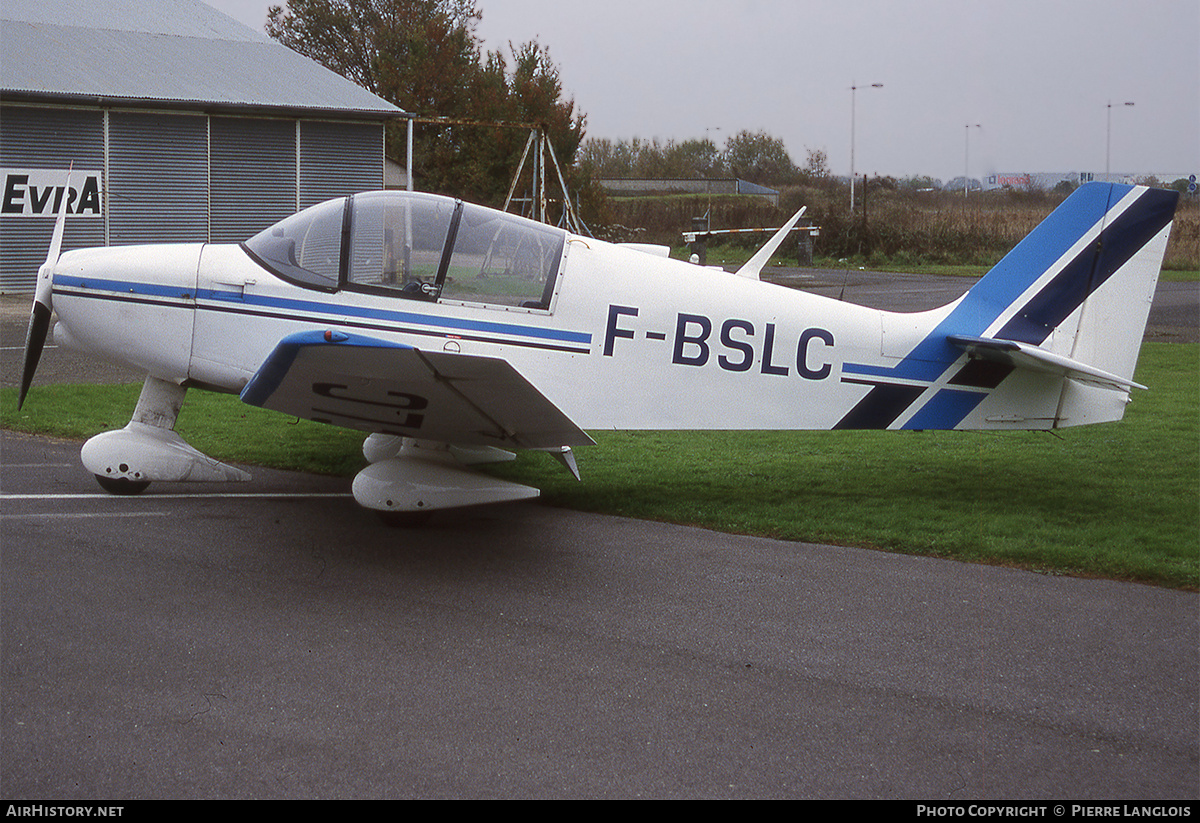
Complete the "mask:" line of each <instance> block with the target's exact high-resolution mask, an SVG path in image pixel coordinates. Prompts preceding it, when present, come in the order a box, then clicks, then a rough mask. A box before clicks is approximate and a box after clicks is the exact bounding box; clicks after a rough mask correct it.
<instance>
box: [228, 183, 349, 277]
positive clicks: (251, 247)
mask: <svg viewBox="0 0 1200 823" xmlns="http://www.w3.org/2000/svg"><path fill="white" fill-rule="evenodd" d="M345 210H346V198H345V197H339V198H338V199H337V200H328V201H326V202H324V203H318V204H317V205H315V206H310V207H309V208H307V209H305V210H304V211H301V212H297V213H296V214H293V215H292V216H291V217H287V218H284V219H283V220H280V221H279V222H278V223H276V224H275V225H273V226H271V227H270V228H267V229H264V230H263V231H260V232H259V233H258V234H256V235H254V236H253V237H251V238H250V239H249V240H247V241H246V242H245V243H243V244H242V246H243V247H244V248H245V249H247V250H248V251H250V253H251V254H252V255H253V256H254V257H255V259H257V260H258V262H259V263H260V264H261V265H263V266H266V267H267V268H268V269H270V270H271V271H273V272H275V273H276V274H278V275H280V276H281V277H283V278H284V279H285V280H290V281H292V282H293V283H297V284H298V285H301V286H310V287H314V288H318V289H322V290H325V291H334V290H336V289H337V286H338V278H339V272H340V270H341V249H342V223H343V221H344V213H345Z"/></svg>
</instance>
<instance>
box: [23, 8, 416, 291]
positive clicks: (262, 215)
mask: <svg viewBox="0 0 1200 823" xmlns="http://www.w3.org/2000/svg"><path fill="white" fill-rule="evenodd" d="M0 43H2V44H3V45H2V56H0V169H2V170H3V175H4V179H3V188H0V292H3V293H12V292H31V291H32V290H33V284H34V279H35V278H36V274H37V268H38V266H39V265H40V264H41V262H42V261H43V260H44V259H45V256H46V249H47V247H48V246H49V243H50V236H51V234H52V233H53V227H54V217H55V216H56V214H57V211H58V208H57V207H58V203H59V202H60V200H59V198H61V196H62V192H63V185H64V182H65V179H66V173H67V169H68V168H69V167H73V172H72V176H71V189H72V190H73V191H72V193H71V194H70V199H69V201H68V215H69V216H68V218H67V227H66V236H65V238H64V242H63V248H64V249H68V248H77V247H82V246H104V245H111V246H116V245H127V244H132V243H164V242H205V241H210V242H236V241H241V240H245V239H246V238H248V237H250V236H251V235H253V234H254V233H256V232H258V231H260V230H261V229H263V228H265V227H266V226H268V225H270V224H271V223H273V222H275V221H276V220H279V219H281V218H283V217H286V216H287V215H289V214H291V213H293V212H295V211H297V210H298V209H301V208H305V207H307V206H310V205H312V204H313V203H318V202H320V201H322V200H327V199H329V198H331V197H336V196H340V195H343V194H348V193H350V192H353V191H363V190H368V189H379V188H383V187H384V174H385V158H384V142H383V140H384V138H383V131H384V124H385V123H386V122H387V121H388V120H390V119H393V118H399V117H405V116H406V115H405V113H404V112H403V111H402V110H401V109H399V108H397V107H396V106H394V105H392V104H391V103H389V102H387V101H386V100H383V99H381V98H379V97H376V96H375V95H373V94H371V93H370V92H368V91H366V90H365V89H362V88H360V87H359V86H357V85H355V84H354V83H351V82H350V81H349V80H346V79H345V78H343V77H341V76H340V75H338V74H336V73H335V72H332V71H329V70H328V69H326V68H324V67H323V66H321V65H319V64H318V63H316V62H314V61H312V60H310V59H308V58H307V57H303V56H301V55H299V54H297V53H296V52H293V51H292V50H291V49H288V48H287V47H285V46H283V45H281V44H279V43H277V42H275V41H274V40H271V39H270V38H268V37H267V36H266V35H264V34H261V33H259V32H256V31H254V30H252V29H250V28H247V27H246V26H243V25H242V24H240V23H238V22H237V21H235V20H233V19H231V18H229V17H227V16H225V15H223V14H221V13H220V12H218V11H216V10H215V9H213V8H212V7H210V6H208V5H205V4H204V3H202V2H200V0H160V2H156V3H144V2H140V1H139V0H38V2H36V3H4V4H3V6H2V7H0Z"/></svg>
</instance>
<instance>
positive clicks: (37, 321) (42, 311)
mask: <svg viewBox="0 0 1200 823" xmlns="http://www.w3.org/2000/svg"><path fill="white" fill-rule="evenodd" d="M71 169H74V164H71ZM70 199H71V170H68V171H67V184H66V186H65V187H64V188H63V196H62V204H61V205H60V206H59V208H58V217H57V219H55V221H54V234H53V235H52V236H51V238H50V248H49V250H48V251H47V252H46V262H45V263H43V264H42V265H41V267H40V268H39V269H38V276H37V285H36V287H35V289H34V293H33V310H32V311H30V313H29V328H28V330H27V331H26V332H25V365H24V367H23V368H22V369H21V390H20V392H19V393H18V394H17V408H18V409H20V408H21V406H22V405H24V403H25V395H26V393H27V392H28V391H29V384H30V383H32V382H33V373H34V372H36V371H37V366H38V361H39V360H41V359H42V349H44V348H45V346H46V334H47V333H48V332H49V331H50V315H51V314H52V313H53V302H52V301H53V298H52V296H51V292H52V290H53V288H54V266H55V264H57V263H58V256H59V253H60V252H61V250H62V240H63V228H64V227H65V226H66V222H67V201H69V200H70Z"/></svg>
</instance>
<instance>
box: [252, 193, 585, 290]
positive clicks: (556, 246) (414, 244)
mask: <svg viewBox="0 0 1200 823" xmlns="http://www.w3.org/2000/svg"><path fill="white" fill-rule="evenodd" d="M566 237H567V235H566V232H564V231H563V230H562V229H557V228H554V227H552V226H547V225H545V224H542V223H536V222H534V221H532V220H526V219H524V218H521V217H516V216H514V215H511V214H506V213H504V212H499V211H495V210H493V209H487V208H483V207H481V206H471V205H466V204H464V203H462V202H461V201H457V200H452V199H450V198H447V197H439V196H436V195H430V194H417V193H412V192H395V191H380V192H367V193H364V194H356V195H353V196H351V197H348V198H340V199H338V200H331V201H329V202H326V203H321V204H319V205H316V206H312V207H311V208H308V209H305V210H304V211H302V212H299V213H298V214H294V215H292V216H291V217H289V218H287V219H285V220H282V221H280V222H279V223H276V224H275V225H274V226H272V227H270V228H269V229H266V230H265V231H262V232H259V233H258V234H256V235H255V236H254V237H252V238H250V239H249V240H247V241H246V242H245V243H243V244H242V245H243V247H244V248H245V249H246V250H247V251H248V252H249V253H250V254H251V255H252V256H253V257H254V258H255V259H256V260H257V261H258V262H259V263H260V264H261V265H263V266H265V267H266V268H267V269H269V270H271V271H272V272H274V273H276V274H278V275H279V276H280V277H283V278H284V279H285V280H288V281H291V282H293V283H295V284H297V285H300V286H305V287H308V288H317V289H322V290H325V291H336V290H337V289H339V288H344V289H348V290H351V291H361V292H369V293H374V294H385V295H389V296H395V297H399V298H408V299H414V300H429V301H432V300H438V301H442V302H452V303H472V304H479V305H483V306H493V307H497V308H510V309H512V308H519V309H527V310H543V311H546V310H549V308H550V302H551V299H552V297H553V296H554V288H555V282H556V279H557V277H558V269H559V264H560V262H561V261H562V257H563V253H564V247H565V245H566Z"/></svg>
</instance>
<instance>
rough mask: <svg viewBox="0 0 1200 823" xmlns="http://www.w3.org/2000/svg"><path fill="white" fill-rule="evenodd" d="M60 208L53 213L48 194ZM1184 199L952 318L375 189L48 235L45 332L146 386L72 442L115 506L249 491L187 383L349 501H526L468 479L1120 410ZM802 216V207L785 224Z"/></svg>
mask: <svg viewBox="0 0 1200 823" xmlns="http://www.w3.org/2000/svg"><path fill="white" fill-rule="evenodd" d="M65 200H66V198H64V201H65ZM1177 200H1178V194H1177V193H1175V192H1170V191H1164V190H1159V189H1147V188H1142V187H1130V186H1121V185H1112V184H1101V183H1096V184H1089V185H1085V186H1083V187H1081V188H1080V189H1078V190H1077V191H1076V192H1075V193H1074V194H1072V195H1071V196H1070V197H1069V198H1068V199H1067V200H1066V201H1065V202H1064V203H1063V204H1062V205H1061V206H1060V207H1059V208H1058V209H1057V210H1055V211H1054V212H1053V213H1052V214H1051V215H1050V216H1049V217H1048V218H1047V219H1046V220H1045V221H1044V222H1043V223H1042V224H1040V225H1039V226H1038V227H1037V228H1036V229H1035V230H1034V231H1033V232H1032V233H1031V234H1030V235H1029V236H1028V237H1026V238H1025V239H1024V240H1023V241H1022V242H1021V243H1020V244H1019V245H1017V246H1016V248H1014V249H1013V250H1012V252H1010V253H1009V254H1008V255H1007V256H1006V257H1005V258H1004V259H1003V260H1002V261H1001V262H1000V263H999V264H998V265H997V266H996V267H995V268H994V269H992V271H991V272H989V273H988V274H987V275H986V276H985V277H984V278H983V279H982V280H981V281H979V283H977V284H976V285H975V286H974V287H973V288H971V289H970V290H969V291H968V292H967V293H966V294H965V295H963V296H962V297H961V298H959V299H958V300H957V301H955V302H953V303H951V304H949V305H947V306H944V307H942V308H938V309H934V310H931V311H924V312H918V313H894V312H887V311H878V310H875V309H870V308H866V307H862V306H858V305H853V304H849V303H843V302H839V301H836V300H831V299H828V298H824V297H820V296H817V295H813V294H809V293H805V292H802V291H796V290H792V289H788V288H784V287H781V286H776V285H772V284H769V283H764V282H761V281H760V280H759V279H758V272H759V270H760V269H761V268H762V266H763V265H764V264H765V262H766V259H767V258H768V257H769V251H770V249H773V248H774V247H777V246H778V245H779V243H780V242H781V241H782V239H783V238H784V236H785V235H786V234H787V232H788V230H789V229H790V228H791V226H792V225H793V224H794V223H795V219H793V221H792V223H789V224H788V225H787V226H784V227H783V228H782V229H781V230H780V231H779V233H777V234H776V235H775V236H774V237H773V238H772V239H771V241H770V242H769V243H768V244H767V246H768V247H767V248H766V249H764V251H763V253H760V254H758V255H755V257H754V258H753V259H752V260H751V261H750V262H749V263H747V264H746V266H744V267H743V268H742V269H741V270H739V271H738V272H735V273H726V272H723V271H718V270H713V269H711V268H705V267H700V266H696V265H692V264H690V263H686V262H683V261H678V260H672V259H668V258H666V257H664V256H662V255H661V254H652V253H647V250H646V249H644V248H623V247H621V246H619V245H612V244H609V243H604V242H600V241H597V240H594V239H592V238H589V237H582V236H577V235H574V234H571V233H568V232H567V231H564V230H561V229H557V228H554V227H551V226H548V225H545V224H541V223H536V222H532V221H529V220H525V219H523V218H520V217H516V216H513V215H510V214H507V213H503V212H499V211H494V210H492V209H487V208H483V207H480V206H474V205H470V204H466V203H463V202H460V201H456V200H453V199H448V198H445V197H439V196H434V195H428V194H418V193H409V192H393V191H388V192H368V193H363V194H355V195H353V196H350V197H343V198H339V199H336V200H331V201H328V202H325V203H322V204H319V205H316V206H313V207H311V208H308V209H305V210H304V211H301V212H299V213H297V214H295V215H293V216H291V217H289V218H287V219H285V220H283V221H281V222H279V223H277V224H275V225H274V226H272V227H270V228H268V229H266V230H265V231H263V232H261V233H260V234H258V235H255V236H254V237H252V238H250V239H249V240H247V241H246V242H244V243H241V244H232V245H217V244H199V243H198V244H193V245H156V246H128V247H107V248H93V249H79V250H75V251H68V252H66V253H63V254H61V255H60V254H59V250H60V248H61V238H62V226H63V219H64V217H63V215H62V214H60V215H59V221H58V224H57V225H56V228H55V235H54V239H53V240H52V242H51V247H50V252H49V254H48V256H47V260H46V263H45V264H44V265H43V266H42V268H41V269H40V271H39V275H38V281H37V292H36V296H35V300H34V306H33V312H32V315H31V317H30V323H29V336H28V339H27V341H26V359H25V365H24V371H23V374H22V378H21V389H20V402H23V401H24V398H25V395H26V392H27V391H28V388H29V384H30V381H31V380H32V378H33V374H34V370H35V369H36V367H37V362H38V358H39V356H40V353H41V349H42V346H43V344H44V340H45V336H46V332H47V329H48V326H49V321H50V317H51V311H52V309H53V311H55V312H57V315H58V318H59V322H58V324H57V326H56V327H55V337H56V339H57V340H58V341H59V342H60V343H61V344H62V345H64V346H67V347H70V348H75V349H81V350H84V351H88V352H92V353H95V354H97V355H100V356H102V357H105V358H107V359H110V360H114V361H117V362H120V363H124V364H128V365H130V366H133V367H136V368H138V369H140V370H144V371H145V372H146V373H147V377H146V382H145V385H144V387H143V389H142V393H141V397H140V399H139V400H138V403H137V407H136V410H135V411H134V413H133V418H132V420H131V421H130V423H129V424H128V425H127V426H126V427H125V428H123V429H121V430H119V431H110V432H105V433H103V434H99V435H97V436H95V437H93V438H92V439H90V440H88V441H87V443H86V444H85V445H84V447H83V452H82V459H83V463H84V465H85V467H86V468H87V469H88V470H89V471H91V472H92V473H94V474H95V475H96V477H97V479H98V480H99V481H100V483H101V485H102V486H103V487H104V488H105V489H107V490H109V491H111V492H114V493H124V494H132V493H137V492H139V491H141V490H142V489H144V488H145V487H146V486H147V485H148V484H149V483H150V482H151V481H184V480H189V481H213V480H238V479H246V478H247V475H246V474H245V473H244V472H242V471H241V470H240V469H237V468H234V467H232V466H228V465H225V464H223V463H220V462H218V461H216V460H213V459H211V458H209V457H207V456H205V455H203V454H201V453H200V452H198V451H197V450H196V449H194V448H192V447H191V446H189V445H188V444H187V443H186V442H184V441H183V439H182V438H181V437H179V435H177V434H176V433H175V432H174V430H173V429H174V425H175V420H176V416H177V414H178V413H179V410H180V407H181V405H182V403H183V400H184V395H185V393H186V392H187V390H188V389H189V388H199V389H210V390H215V391H221V392H231V393H238V394H240V397H241V399H242V400H243V401H244V402H246V403H249V404H252V405H255V406H261V407H264V408H268V409H274V410H277V411H280V412H283V413H285V414H288V415H294V416H296V417H302V418H306V419H309V420H317V421H321V422H325V423H330V424H333V425H336V426H344V427H348V428H352V429H358V430H361V431H363V432H365V433H368V435H369V436H368V437H367V438H366V441H365V443H364V446H363V452H364V455H365V456H366V458H367V461H368V466H367V467H366V468H364V469H363V470H362V471H361V472H360V473H359V474H358V475H357V476H356V477H355V479H354V482H353V493H354V497H355V498H356V499H357V500H358V502H359V503H360V504H362V505H363V506H365V507H367V508H369V509H374V510H376V511H378V512H380V513H382V514H384V515H385V519H388V517H387V515H391V516H392V519H395V520H401V519H403V518H404V517H405V516H407V515H406V513H410V514H411V513H423V512H429V511H433V510H437V509H445V508H453V507H459V506H468V505H474V504H480V503H489V502H497V501H503V500H515V499H522V498H528V497H534V496H536V495H537V494H538V491H537V490H536V489H532V488H529V487H526V486H522V485H518V484H515V483H510V482H505V481H501V480H498V479H495V478H492V477H490V476H488V475H486V474H483V473H481V472H478V471H477V470H475V469H474V468H473V467H474V466H476V465H479V464H482V463H488V462H495V461H499V460H505V459H511V458H512V456H513V452H514V451H515V450H522V449H525V450H541V451H547V452H550V453H551V454H553V455H554V456H556V457H557V458H559V459H560V460H561V461H562V462H563V463H564V464H565V465H566V466H567V467H568V468H569V469H570V470H571V471H572V472H573V473H574V474H575V476H576V477H578V476H579V474H578V471H577V469H576V464H575V460H574V457H573V453H572V451H571V450H572V449H573V448H574V447H576V446H580V445H584V444H589V443H591V442H592V440H591V438H590V437H589V436H588V435H587V434H586V433H585V432H586V431H587V430H606V429H660V430H661V429H684V430H687V429H690V430H703V429H772V430H798V429H810V430H812V429H999V430H1007V429H1053V428H1058V427H1063V426H1076V425H1081V424H1087V423H1099V422H1103V421H1112V420H1119V419H1120V418H1121V416H1122V415H1123V413H1124V410H1125V406H1126V404H1127V403H1128V402H1129V395H1130V390H1131V389H1132V388H1134V387H1136V386H1137V384H1136V383H1134V382H1133V380H1132V377H1133V372H1134V366H1135V364H1136V361H1137V357H1138V352H1139V348H1140V345H1141V340H1142V335H1143V332H1144V330H1145V325H1146V320H1147V316H1148V313H1149V309H1150V303H1151V300H1152V298H1153V295H1154V288H1155V283H1156V281H1157V279H1158V273H1159V269H1160V266H1161V264H1162V258H1163V255H1164V252H1165V248H1166V244H1167V237H1168V233H1169V231H1170V226H1171V222H1172V220H1173V217H1174V211H1175V206H1176V202H1177ZM797 217H799V215H797Z"/></svg>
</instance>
